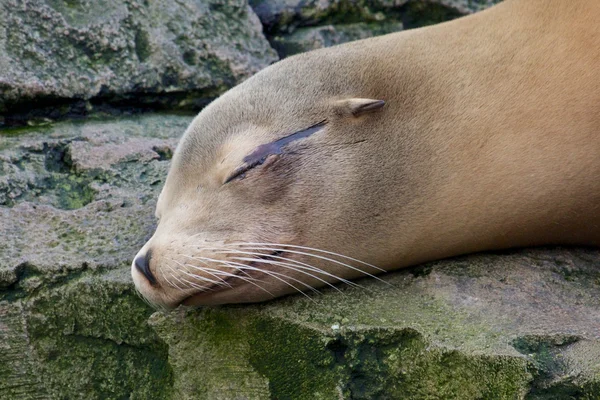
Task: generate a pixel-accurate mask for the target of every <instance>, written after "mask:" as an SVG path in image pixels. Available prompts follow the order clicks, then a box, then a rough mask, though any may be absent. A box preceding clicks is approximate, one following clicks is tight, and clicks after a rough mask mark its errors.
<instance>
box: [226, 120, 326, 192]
mask: <svg viewBox="0 0 600 400" xmlns="http://www.w3.org/2000/svg"><path fill="white" fill-rule="evenodd" d="M326 122H327V121H325V120H323V121H321V122H319V123H318V124H315V125H312V126H311V127H309V128H306V129H303V130H301V131H298V132H294V133H292V134H290V135H287V136H284V137H282V138H281V139H277V140H275V141H274V142H271V143H266V144H261V145H260V146H258V147H257V148H256V149H254V151H253V152H252V153H250V154H249V155H247V156H246V157H244V164H243V165H242V166H241V167H239V168H237V169H236V170H235V171H233V173H232V174H231V175H230V176H229V178H227V179H225V182H223V184H225V183H228V182H231V181H232V180H234V179H236V178H240V179H243V178H244V176H245V174H246V172H248V171H249V170H251V169H252V168H254V167H256V166H257V165H262V164H264V163H265V161H266V160H267V157H269V156H270V155H273V154H282V153H283V147H284V146H285V145H287V144H288V143H290V142H293V141H295V140H298V139H304V138H306V137H309V136H310V135H312V134H313V133H315V132H318V131H320V130H321V129H322V128H323V127H324V126H325V123H326Z"/></svg>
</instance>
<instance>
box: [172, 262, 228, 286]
mask: <svg viewBox="0 0 600 400" xmlns="http://www.w3.org/2000/svg"><path fill="white" fill-rule="evenodd" d="M181 256H182V257H186V258H190V259H192V260H195V259H194V258H193V257H190V256H187V255H185V254H181ZM195 261H199V262H201V263H202V264H204V265H205V266H206V267H207V268H203V267H200V266H194V265H190V266H192V267H193V268H201V270H202V271H203V272H206V273H207V274H209V275H210V276H214V277H215V278H217V279H218V280H220V281H221V282H223V283H224V284H225V285H227V286H229V287H231V285H229V284H228V283H227V282H226V281H225V279H223V278H221V277H220V276H218V275H216V274H214V273H212V272H210V270H212V268H210V265H209V264H208V263H207V262H205V261H202V260H195ZM186 265H188V264H186ZM215 271H218V270H215Z"/></svg>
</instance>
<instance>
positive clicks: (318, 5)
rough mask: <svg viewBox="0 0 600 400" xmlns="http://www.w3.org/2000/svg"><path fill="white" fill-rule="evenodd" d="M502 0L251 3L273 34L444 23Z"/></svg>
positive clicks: (287, 0)
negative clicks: (305, 29) (311, 28)
mask: <svg viewBox="0 0 600 400" xmlns="http://www.w3.org/2000/svg"><path fill="white" fill-rule="evenodd" d="M500 1H501V0H424V1H415V0H376V1H364V0H360V1H351V0H324V1H316V0H310V1H305V0H275V1H271V0H250V5H251V6H252V8H253V9H254V11H255V12H256V14H257V15H258V17H259V18H260V20H261V22H262V23H263V25H264V26H265V31H266V32H268V33H269V34H272V33H275V32H291V31H293V30H294V29H296V28H298V27H301V26H314V25H322V24H323V23H327V24H331V23H334V24H335V23H339V24H347V23H351V22H382V21H397V22H398V21H400V22H401V21H402V20H403V19H408V20H410V21H411V22H412V21H416V20H417V19H418V18H419V17H421V18H422V17H425V19H424V20H421V21H418V22H417V23H418V25H420V26H423V25H428V24H430V23H434V22H441V21H445V20H448V19H450V18H456V17H458V16H461V15H467V14H471V13H473V12H476V11H480V10H483V9H484V8H487V7H490V6H492V5H494V4H496V3H498V2H500Z"/></svg>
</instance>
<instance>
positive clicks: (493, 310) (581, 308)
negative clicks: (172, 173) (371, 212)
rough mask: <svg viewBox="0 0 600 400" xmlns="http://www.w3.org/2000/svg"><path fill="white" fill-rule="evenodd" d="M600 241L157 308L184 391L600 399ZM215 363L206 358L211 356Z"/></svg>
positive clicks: (177, 383)
mask: <svg viewBox="0 0 600 400" xmlns="http://www.w3.org/2000/svg"><path fill="white" fill-rule="evenodd" d="M599 259H600V252H599V251H598V250H583V249H581V250H577V249H536V250H523V251H515V252H507V253H504V254H487V255H483V254H481V255H473V256H467V257H460V258H456V259H453V260H446V261H440V262H436V263H431V264H428V265H425V266H421V267H417V268H414V269H411V270H406V271H400V272H397V273H393V274H388V275H386V276H384V277H383V279H384V280H385V283H384V282H378V281H375V280H363V281H359V283H360V284H361V285H363V286H364V287H365V288H364V289H353V288H343V289H342V292H341V293H338V292H335V291H333V290H325V291H324V292H325V293H324V294H323V295H322V296H318V297H314V298H313V299H307V298H305V297H303V296H292V297H288V298H286V299H283V300H279V301H276V302H271V303H268V304H263V305H255V306H247V305H246V306H235V307H221V308H205V309H202V310H199V311H190V310H181V309H180V310H179V312H175V313H172V314H169V315H165V314H158V313H157V314H154V315H153V317H152V318H151V323H152V325H153V326H154V327H155V329H156V330H157V332H158V334H159V336H160V337H161V338H162V339H163V340H165V342H166V343H167V344H168V346H169V361H170V365H171V367H172V368H173V375H174V394H175V397H176V398H185V397H186V396H187V398H203V399H204V398H206V399H219V398H221V399H227V398H231V396H232V395H231V394H232V393H236V394H237V395H239V396H241V397H245V398H255V399H263V398H264V399H268V398H289V399H338V398H343V399H378V398H386V399H431V398H442V399H481V398H485V399H570V398H586V399H593V398H598V397H599V396H600V324H599V321H600V270H599V269H598V267H597V266H598V260H599ZM199 365H202V366H203V368H198V366H199Z"/></svg>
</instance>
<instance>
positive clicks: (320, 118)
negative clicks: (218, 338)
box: [132, 51, 396, 308]
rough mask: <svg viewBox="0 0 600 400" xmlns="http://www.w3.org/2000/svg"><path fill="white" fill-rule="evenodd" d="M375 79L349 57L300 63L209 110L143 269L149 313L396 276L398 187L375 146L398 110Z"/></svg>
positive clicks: (165, 202) (172, 182)
mask: <svg viewBox="0 0 600 400" xmlns="http://www.w3.org/2000/svg"><path fill="white" fill-rule="evenodd" d="M346 58H347V57H346ZM368 68H369V62H368V61H367V62H365V61H364V60H358V59H357V60H354V61H353V60H347V59H346V60H344V57H342V55H341V54H339V52H335V51H334V52H331V51H330V52H328V53H327V54H322V53H319V52H313V53H309V54H304V55H300V56H296V57H292V58H290V59H287V60H284V61H282V62H279V63H277V64H275V65H273V66H271V67H269V68H267V69H265V70H263V71H262V72H260V73H259V74H257V75H255V76H254V77H252V78H251V79H249V80H247V81H246V82H244V83H242V84H241V85H239V86H237V87H235V88H233V89H231V90H230V91H228V92H227V93H225V94H224V95H222V96H221V97H220V98H218V99H217V100H215V101H214V102H212V103H211V104H210V105H209V106H207V107H206V108H205V109H204V110H202V112H201V113H200V114H199V115H198V116H197V117H196V118H195V119H194V120H193V122H192V123H191V125H190V126H189V128H188V129H187V131H186V132H185V134H184V136H183V138H182V139H181V141H180V143H179V145H178V147H177V150H176V151H175V154H174V156H173V160H172V164H171V167H170V171H169V173H168V176H167V179H166V182H165V185H164V188H163V190H162V192H161V194H160V196H159V199H158V203H157V206H156V217H157V219H158V226H157V228H156V231H155V233H154V235H153V236H152V237H151V238H150V240H148V242H147V243H146V244H145V245H144V246H143V247H142V249H141V250H140V251H139V252H138V254H137V255H136V257H135V259H134V262H133V263H132V275H133V280H134V282H135V285H136V288H137V290H138V291H139V292H140V293H141V294H142V295H143V296H144V297H145V298H146V299H147V300H148V301H149V302H151V303H153V304H155V305H157V306H160V307H164V308H173V307H176V306H177V305H179V304H182V303H183V304H186V305H203V304H222V303H240V302H257V301H263V300H267V299H271V298H273V297H277V296H281V295H284V294H287V293H291V292H296V291H306V290H309V289H311V288H315V287H319V286H323V285H329V284H331V283H336V282H340V281H342V282H347V279H351V278H355V277H358V276H362V275H365V274H375V273H376V272H377V271H378V269H377V268H376V267H375V265H379V266H382V267H383V266H385V265H380V264H385V263H386V260H387V257H388V255H382V254H381V251H380V250H378V249H379V248H382V247H383V248H385V247H389V246H386V241H388V240H389V238H388V237H386V236H385V235H384V234H383V233H378V232H380V229H379V228H378V225H379V226H380V224H381V222H382V220H383V219H384V218H385V217H384V215H385V213H386V210H385V209H383V208H382V207H380V206H378V204H385V202H386V198H387V197H386V196H389V194H386V193H384V192H382V190H381V188H382V183H381V182H380V180H381V179H382V176H383V175H385V174H386V172H387V173H388V174H391V175H390V177H388V179H393V176H396V175H394V172H393V171H390V170H389V169H390V168H392V167H391V166H390V163H389V161H390V160H388V159H387V158H389V157H386V156H383V154H386V152H384V151H381V148H382V147H385V146H389V143H386V136H385V135H379V134H377V135H378V136H374V135H376V134H375V133H374V132H376V131H381V130H382V129H384V127H385V124H383V123H382V121H384V120H385V118H386V112H387V110H386V109H387V108H388V105H387V104H386V102H385V101H384V100H385V98H384V97H382V95H384V92H385V91H383V90H379V89H378V87H377V85H373V84H372V82H371V83H370V84H366V83H365V82H364V80H363V79H362V78H361V77H363V76H364V75H365V74H366V73H367V72H368V71H366V69H368ZM382 85H385V83H383V82H382ZM388 153H389V152H388ZM373 171H378V172H377V173H373ZM358 259H360V260H361V261H358Z"/></svg>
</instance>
